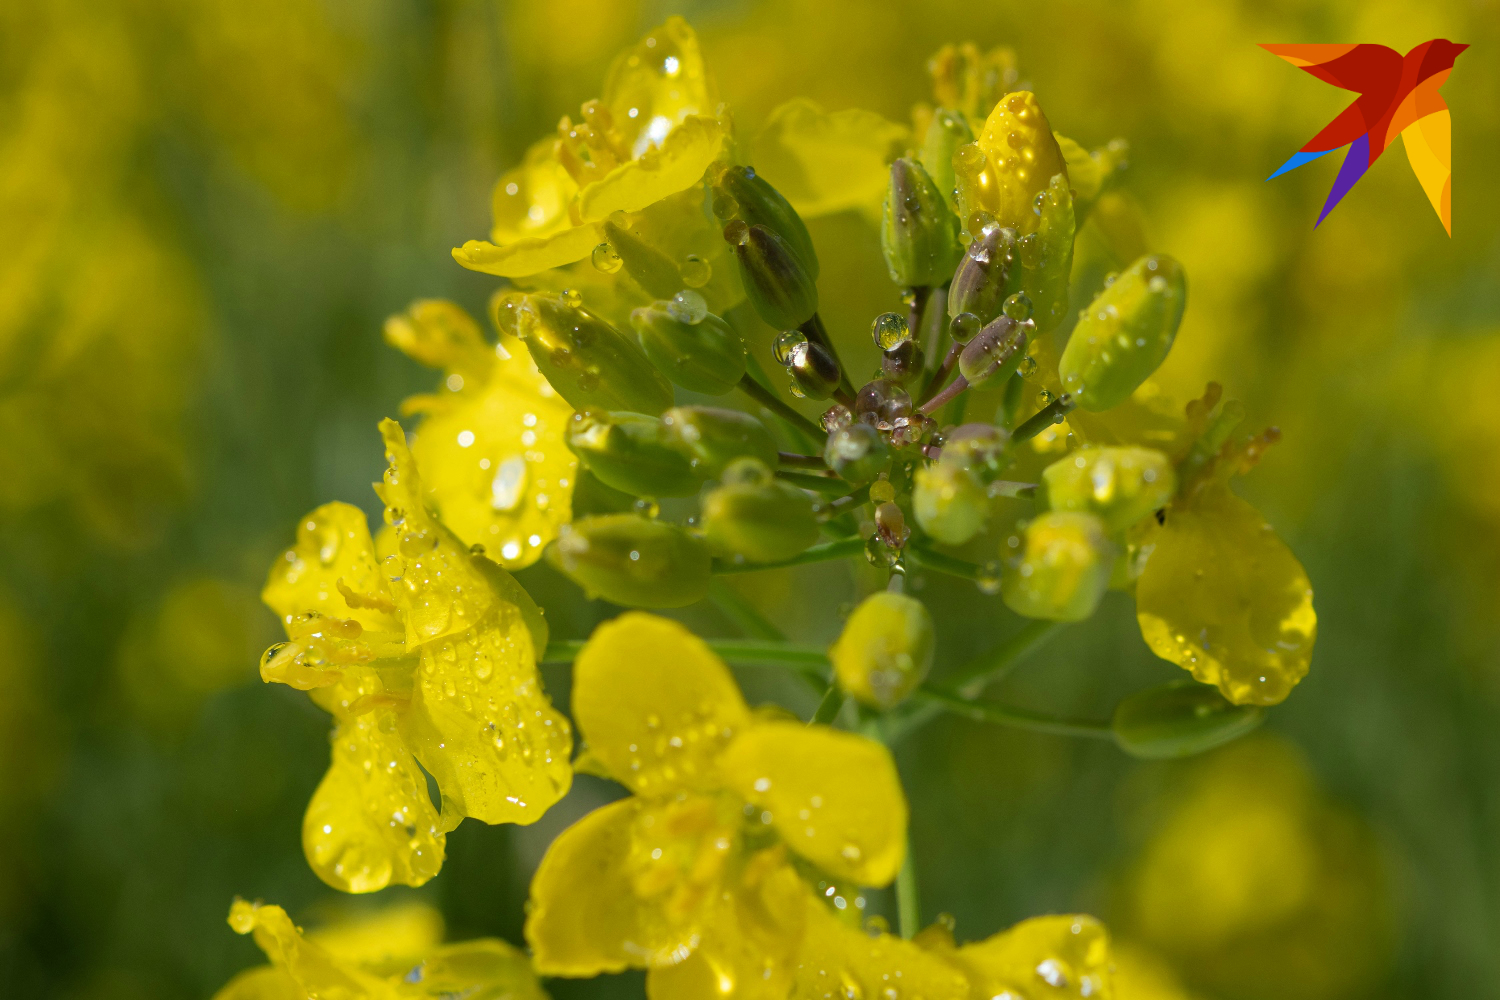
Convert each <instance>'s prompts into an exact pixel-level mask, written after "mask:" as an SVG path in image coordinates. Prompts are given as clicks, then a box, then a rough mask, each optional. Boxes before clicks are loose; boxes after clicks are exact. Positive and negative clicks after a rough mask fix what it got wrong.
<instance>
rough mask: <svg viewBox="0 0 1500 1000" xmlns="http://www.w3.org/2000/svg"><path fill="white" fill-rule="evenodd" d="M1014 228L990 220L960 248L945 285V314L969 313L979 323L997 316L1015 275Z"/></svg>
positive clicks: (1016, 267) (1017, 275)
mask: <svg viewBox="0 0 1500 1000" xmlns="http://www.w3.org/2000/svg"><path fill="white" fill-rule="evenodd" d="M1016 252H1017V248H1016V231H1015V230H1014V229H1007V228H1006V227H1004V226H1002V225H1000V224H999V223H996V222H992V223H990V224H989V225H987V226H985V227H984V228H983V229H982V230H980V231H979V235H978V236H976V237H975V238H974V239H973V240H972V241H971V242H970V243H969V246H968V248H967V249H966V250H965V251H964V256H963V260H961V261H959V264H958V270H957V271H956V272H955V273H954V275H953V284H952V285H950V286H949V288H948V315H949V316H955V317H956V316H959V315H961V314H963V313H972V314H973V315H974V316H976V317H978V320H979V322H980V324H981V325H982V324H985V323H988V322H989V321H990V320H992V319H994V318H995V317H996V316H999V315H1000V310H1001V307H1002V306H1003V305H1004V304H1005V299H1006V296H1008V295H1009V294H1010V293H1011V291H1012V290H1013V289H1011V285H1012V283H1013V279H1015V278H1018V277H1019V274H1018V265H1017V263H1016Z"/></svg>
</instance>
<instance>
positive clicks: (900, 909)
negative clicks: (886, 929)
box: [896, 835, 922, 939]
mask: <svg viewBox="0 0 1500 1000" xmlns="http://www.w3.org/2000/svg"><path fill="white" fill-rule="evenodd" d="M896 927H897V929H898V930H900V932H901V936H902V937H904V938H908V939H910V938H912V937H914V936H916V933H917V931H919V930H921V929H922V900H921V898H920V897H919V896H918V893H917V868H916V864H915V862H913V861H912V856H911V837H910V835H908V836H907V838H906V860H905V861H903V862H901V872H900V874H898V875H897V876H896Z"/></svg>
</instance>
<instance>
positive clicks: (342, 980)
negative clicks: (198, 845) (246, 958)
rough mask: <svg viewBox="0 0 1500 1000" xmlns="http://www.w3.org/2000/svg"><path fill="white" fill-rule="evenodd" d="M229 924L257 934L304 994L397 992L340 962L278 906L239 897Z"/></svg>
mask: <svg viewBox="0 0 1500 1000" xmlns="http://www.w3.org/2000/svg"><path fill="white" fill-rule="evenodd" d="M229 926H230V927H233V928H234V930H235V932H236V933H239V934H254V935H255V943H256V944H257V945H259V946H260V950H261V951H263V952H265V953H266V957H267V958H269V959H270V960H271V964H272V965H274V966H276V967H278V968H281V969H284V970H285V971H286V973H287V975H288V976H290V977H291V978H292V980H293V981H294V982H295V983H296V984H297V985H298V986H299V987H300V988H301V990H302V993H303V995H304V996H315V997H319V998H320V1000H366V998H369V1000H375V998H381V1000H384V998H386V997H394V996H395V990H394V989H392V988H391V987H390V986H389V985H388V984H387V983H385V982H384V981H383V980H382V979H380V977H378V976H373V975H370V974H369V973H366V972H363V971H362V970H360V969H358V968H355V967H353V966H351V965H346V964H345V963H343V962H340V961H339V960H338V959H336V958H334V957H333V956H332V955H330V954H329V953H328V952H327V951H324V950H323V949H322V948H320V947H318V945H316V944H314V943H312V942H311V941H308V940H307V939H306V938H304V937H303V936H302V932H301V930H300V929H299V928H298V927H297V925H295V924H293V923H292V920H291V918H290V917H288V916H287V915H286V911H285V910H283V909H282V908H281V907H279V906H266V905H262V904H260V903H247V902H246V901H245V900H243V899H236V900H235V901H234V905H233V906H231V907H230V909H229Z"/></svg>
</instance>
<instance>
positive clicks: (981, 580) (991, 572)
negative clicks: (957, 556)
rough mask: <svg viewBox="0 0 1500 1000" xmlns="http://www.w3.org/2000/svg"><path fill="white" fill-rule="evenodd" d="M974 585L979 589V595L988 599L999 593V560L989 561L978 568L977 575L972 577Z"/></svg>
mask: <svg viewBox="0 0 1500 1000" xmlns="http://www.w3.org/2000/svg"><path fill="white" fill-rule="evenodd" d="M974 585H975V586H976V587H978V588H979V592H980V593H981V594H986V595H988V596H990V597H993V596H995V595H996V594H998V593H1000V560H998V559H991V560H990V561H989V562H987V563H985V564H984V565H983V566H981V567H980V568H979V575H978V576H976V577H974Z"/></svg>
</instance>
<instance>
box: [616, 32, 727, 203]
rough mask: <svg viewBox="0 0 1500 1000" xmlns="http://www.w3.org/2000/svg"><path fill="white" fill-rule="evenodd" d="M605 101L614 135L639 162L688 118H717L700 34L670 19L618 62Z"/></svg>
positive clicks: (715, 92)
mask: <svg viewBox="0 0 1500 1000" xmlns="http://www.w3.org/2000/svg"><path fill="white" fill-rule="evenodd" d="M603 102H604V105H605V107H606V108H607V109H608V111H609V115H610V118H611V120H612V125H613V128H614V131H615V132H616V134H618V135H619V136H620V138H621V139H622V140H623V143H624V145H625V147H626V148H627V149H628V150H629V152H630V155H631V157H633V158H639V157H640V156H641V155H642V154H643V153H645V152H646V151H647V150H648V149H650V148H651V147H653V146H660V145H661V144H662V141H663V139H664V138H665V137H666V135H667V134H668V133H669V132H670V131H671V129H672V128H673V127H674V126H676V125H677V124H679V123H680V122H682V121H683V120H684V119H685V118H686V117H687V116H688V115H712V114H714V112H715V111H716V110H717V108H718V104H719V95H718V89H717V88H716V87H715V86H714V82H713V78H712V77H711V76H709V74H708V70H707V68H706V67H705V66H704V64H703V54H702V52H701V51H700V50H699V47H698V36H697V35H695V34H694V33H693V29H692V28H691V27H689V26H688V23H687V22H686V21H684V20H683V19H682V18H680V17H669V18H667V20H666V23H664V24H662V25H661V26H660V27H657V28H654V29H652V30H651V31H650V32H648V33H647V34H646V36H645V37H644V38H642V39H641V40H640V41H639V42H637V43H636V44H635V46H634V47H632V48H630V49H628V50H627V51H625V52H623V53H621V54H620V56H619V57H618V58H616V59H615V61H614V64H613V65H612V66H611V67H610V70H609V75H608V76H607V77H606V78H605V81H604V96H603ZM700 173H701V171H700Z"/></svg>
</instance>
